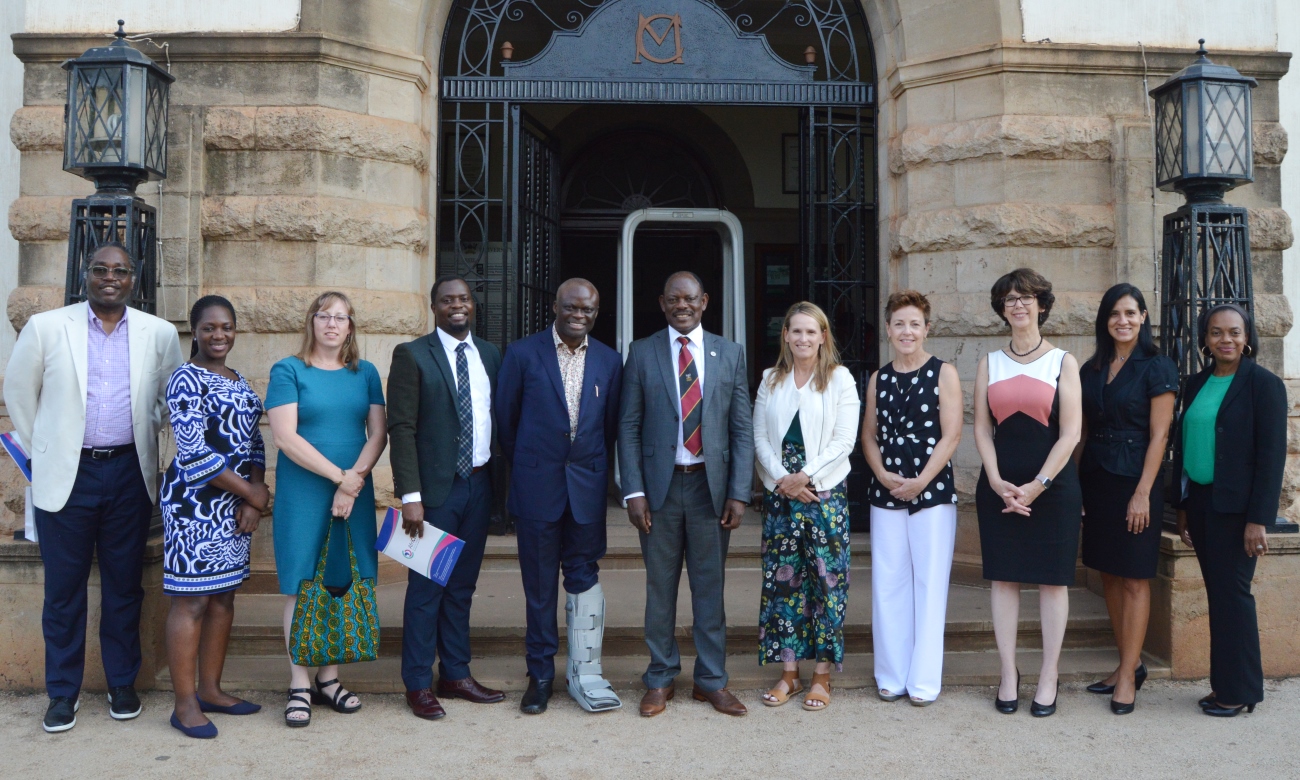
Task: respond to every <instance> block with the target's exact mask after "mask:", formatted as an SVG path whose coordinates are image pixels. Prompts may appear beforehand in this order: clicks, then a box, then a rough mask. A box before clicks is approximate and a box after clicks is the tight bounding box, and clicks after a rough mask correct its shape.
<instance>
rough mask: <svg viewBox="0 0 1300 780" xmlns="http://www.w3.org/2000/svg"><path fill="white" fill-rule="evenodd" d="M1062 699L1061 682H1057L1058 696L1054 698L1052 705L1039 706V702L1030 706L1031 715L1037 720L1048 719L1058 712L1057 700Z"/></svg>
mask: <svg viewBox="0 0 1300 780" xmlns="http://www.w3.org/2000/svg"><path fill="white" fill-rule="evenodd" d="M1059 698H1061V681H1060V680H1059V679H1058V680H1057V681H1056V696H1055V697H1053V698H1052V703H1051V704H1039V703H1038V702H1037V701H1034V702H1032V703H1031V704H1030V705H1029V714H1030V715H1033V716H1034V717H1035V718H1046V717H1047V716H1048V715H1051V714H1053V713H1055V712H1056V700H1057V699H1059Z"/></svg>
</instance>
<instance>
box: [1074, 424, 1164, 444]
mask: <svg viewBox="0 0 1300 780" xmlns="http://www.w3.org/2000/svg"><path fill="white" fill-rule="evenodd" d="M1088 438H1090V439H1097V440H1098V441H1123V442H1128V443H1129V444H1132V443H1134V442H1146V441H1147V440H1148V439H1150V438H1151V434H1150V433H1149V432H1148V431H1142V430H1137V429H1133V430H1123V429H1121V428H1102V429H1100V430H1096V431H1088Z"/></svg>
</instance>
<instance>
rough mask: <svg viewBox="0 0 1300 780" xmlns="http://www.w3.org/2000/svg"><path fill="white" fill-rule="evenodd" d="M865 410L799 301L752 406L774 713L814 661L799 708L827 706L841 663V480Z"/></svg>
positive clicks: (822, 326) (821, 322)
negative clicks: (775, 677) (804, 665)
mask: <svg viewBox="0 0 1300 780" xmlns="http://www.w3.org/2000/svg"><path fill="white" fill-rule="evenodd" d="M861 409H862V404H861V402H860V401H859V399H858V389H857V383H856V382H854V381H853V374H852V373H850V372H849V370H848V369H847V368H845V367H844V366H842V365H840V358H839V352H838V351H837V350H836V349H835V338H834V337H833V336H832V335H831V332H830V323H829V322H828V321H827V319H826V314H825V313H824V312H823V311H822V310H821V309H820V308H818V307H817V306H815V305H814V304H811V303H807V302H802V303H796V304H795V305H794V306H791V307H790V310H789V311H788V312H786V315H785V323H784V324H783V325H782V327H781V355H780V357H778V358H777V361H776V365H775V366H773V367H772V368H769V369H767V370H766V371H764V372H763V381H762V382H761V383H760V384H759V388H758V400H757V401H756V402H755V404H754V455H755V461H756V462H757V465H758V474H759V477H760V478H762V480H763V487H764V488H765V489H766V490H765V495H764V500H763V547H762V549H763V592H762V597H761V600H760V604H759V631H758V641H759V663H760V664H766V663H768V662H769V661H773V662H776V661H779V662H780V663H781V664H782V667H783V669H784V671H783V673H782V675H781V680H780V681H779V682H778V683H777V684H776V685H775V686H774V687H773V688H772V689H771V690H770V691H768V692H767V693H765V694H763V703H764V704H766V705H768V706H769V707H776V706H780V705H782V704H785V703H786V702H787V701H789V700H790V697H791V696H794V695H795V694H797V693H800V692H802V691H803V684H802V683H801V682H800V680H799V662H800V661H816V662H817V667H816V671H815V673H814V674H813V678H812V683H811V685H810V688H809V691H808V693H807V694H806V695H805V696H804V702H803V708H804V709H806V710H811V711H817V710H822V709H825V708H826V707H827V706H828V705H829V704H830V701H831V697H830V691H831V684H830V671H831V664H834V665H835V668H836V670H837V671H839V670H840V669H841V663H842V662H843V660H844V615H845V611H846V608H847V601H846V599H847V597H848V590H849V501H848V495H847V494H846V492H845V478H846V477H848V475H849V453H851V452H852V451H853V446H854V443H855V442H856V439H857V431H858V418H859V417H860V415H861Z"/></svg>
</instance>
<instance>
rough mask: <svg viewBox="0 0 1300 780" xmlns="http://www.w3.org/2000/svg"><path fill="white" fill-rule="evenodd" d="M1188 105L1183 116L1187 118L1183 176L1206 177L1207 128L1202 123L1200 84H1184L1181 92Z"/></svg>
mask: <svg viewBox="0 0 1300 780" xmlns="http://www.w3.org/2000/svg"><path fill="white" fill-rule="evenodd" d="M1179 91H1180V92H1182V93H1183V99H1184V101H1185V103H1186V105H1185V106H1184V109H1183V116H1184V117H1185V118H1186V122H1187V126H1186V130H1185V134H1186V138H1187V144H1186V148H1187V160H1186V163H1185V164H1184V166H1183V175H1184V176H1188V177H1197V176H1202V175H1204V173H1205V171H1204V170H1202V165H1201V159H1202V154H1201V153H1202V145H1203V144H1204V143H1205V128H1204V126H1203V123H1202V121H1201V85H1200V83H1199V82H1197V83H1192V84H1183V86H1182V88H1181V89H1180V90H1179Z"/></svg>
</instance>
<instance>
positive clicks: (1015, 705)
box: [993, 669, 1020, 715]
mask: <svg viewBox="0 0 1300 780" xmlns="http://www.w3.org/2000/svg"><path fill="white" fill-rule="evenodd" d="M1001 689H1002V683H1001V682H999V683H998V690H1001ZM993 706H994V707H997V710H998V712H1000V713H1002V714H1003V715H1011V714H1014V713H1015V711H1016V710H1018V709H1020V670H1019V669H1017V670H1016V698H1014V699H1011V700H1009V701H1003V700H1002V699H999V698H998V697H997V694H994V696H993Z"/></svg>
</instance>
